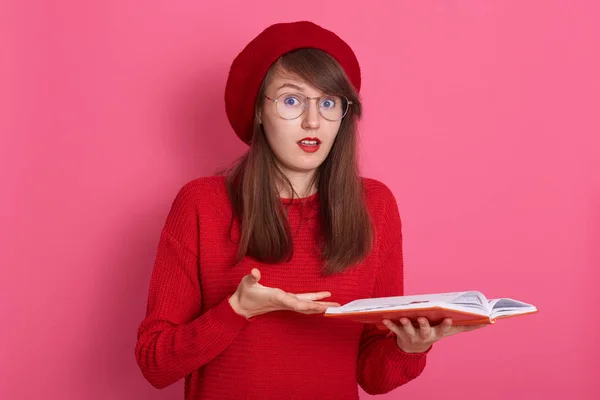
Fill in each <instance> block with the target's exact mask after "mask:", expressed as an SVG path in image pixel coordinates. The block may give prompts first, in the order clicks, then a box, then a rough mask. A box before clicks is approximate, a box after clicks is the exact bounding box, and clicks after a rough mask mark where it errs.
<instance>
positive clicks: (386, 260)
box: [357, 187, 431, 394]
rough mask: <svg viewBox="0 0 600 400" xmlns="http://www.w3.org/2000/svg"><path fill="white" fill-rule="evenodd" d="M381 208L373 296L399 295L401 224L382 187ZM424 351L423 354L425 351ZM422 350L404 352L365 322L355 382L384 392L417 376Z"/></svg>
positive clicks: (367, 389) (388, 193)
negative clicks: (377, 260) (377, 264)
mask: <svg viewBox="0 0 600 400" xmlns="http://www.w3.org/2000/svg"><path fill="white" fill-rule="evenodd" d="M383 197H384V198H385V200H384V207H383V210H384V211H383V213H382V216H381V217H382V218H380V219H378V221H379V222H378V223H379V224H380V228H379V229H377V230H376V232H377V234H379V235H380V249H379V267H378V272H377V276H376V278H375V286H374V290H373V297H389V296H402V295H403V294H404V274H403V255H402V227H401V221H400V215H399V213H398V206H397V204H396V200H395V198H394V196H393V194H392V192H391V191H390V190H389V189H388V188H387V187H384V190H383ZM429 350H431V348H430V349H429ZM429 350H427V352H426V353H428V352H429ZM426 353H405V352H404V351H402V350H401V349H400V348H399V347H398V344H397V343H396V338H395V337H394V335H393V334H392V333H391V332H389V331H387V330H385V331H383V330H380V329H379V328H378V327H376V326H375V325H371V324H369V325H365V328H364V331H363V334H362V337H361V341H360V348H359V355H358V364H357V368H358V370H357V376H358V383H359V384H360V386H361V387H362V388H363V389H364V390H365V392H367V393H369V394H383V393H387V392H389V391H391V390H393V389H395V388H397V387H398V386H401V385H403V384H405V383H407V382H409V381H411V380H413V379H415V378H416V377H418V376H419V375H420V374H421V372H422V371H423V369H424V368H425V363H426Z"/></svg>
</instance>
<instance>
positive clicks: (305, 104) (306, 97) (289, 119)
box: [265, 93, 354, 122]
mask: <svg viewBox="0 0 600 400" xmlns="http://www.w3.org/2000/svg"><path fill="white" fill-rule="evenodd" d="M285 95H295V96H298V95H300V96H302V97H304V98H305V99H306V100H307V101H306V102H302V112H301V113H300V115H298V116H297V117H294V118H284V117H283V116H282V115H281V114H280V113H279V110H278V109H277V103H279V99H280V98H281V97H282V96H285ZM328 96H331V97H341V98H342V101H343V100H344V99H346V104H347V107H346V111H344V114H343V115H342V116H341V117H340V119H329V118H327V117H325V116H324V115H323V114H321V111H320V108H319V115H320V116H321V117H323V118H325V119H326V120H327V121H331V122H336V121H341V120H343V119H344V117H345V116H346V115H347V114H348V110H349V109H350V106H351V105H352V104H354V103H353V102H352V101H350V100H349V99H348V98H347V97H346V96H343V95H342V96H333V95H331V94H327V95H324V96H319V97H308V96H305V95H303V94H301V93H282V94H280V95H279V96H277V98H276V99H274V98H272V97H270V96H267V95H265V98H266V99H267V100H269V101H271V102H273V103H274V104H275V110H276V111H277V114H278V115H279V116H280V117H281V118H282V119H284V120H286V121H293V120H295V119H298V118H300V117H301V116H302V115H304V113H305V112H306V109H307V108H308V104H309V102H310V101H311V100H319V101H320V100H321V99H322V98H324V97H328ZM317 103H318V102H317Z"/></svg>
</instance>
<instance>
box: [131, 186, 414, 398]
mask: <svg viewBox="0 0 600 400" xmlns="http://www.w3.org/2000/svg"><path fill="white" fill-rule="evenodd" d="M363 182H364V185H365V188H366V193H367V202H368V208H369V212H370V214H371V217H372V220H373V222H374V226H375V246H374V248H373V251H372V252H371V254H370V255H369V256H368V258H367V259H366V260H365V261H364V262H363V263H362V264H360V265H359V266H358V267H355V268H353V269H350V270H347V271H346V272H344V273H343V274H339V275H336V276H331V277H324V276H322V275H321V274H320V271H321V264H320V263H319V261H318V256H317V253H316V249H317V245H316V242H315V235H314V233H315V229H317V224H318V223H319V220H318V218H317V211H316V208H317V206H318V201H319V200H318V195H313V196H311V197H309V198H307V199H305V201H304V202H301V201H298V200H293V201H291V200H287V199H282V201H283V202H285V203H286V204H287V205H288V206H289V208H288V220H289V221H290V225H291V227H292V231H293V232H294V236H293V240H294V255H293V258H292V260H291V261H290V262H289V263H281V264H276V265H269V264H263V263H260V262H258V261H256V260H254V259H252V258H250V257H245V258H244V259H243V260H242V261H241V262H240V263H239V264H238V265H235V266H234V265H233V264H234V258H235V254H236V250H237V249H236V245H235V244H234V243H232V242H231V241H230V236H229V227H230V218H231V215H232V209H231V205H230V202H229V200H228V196H227V192H226V188H225V181H224V178H223V177H206V178H199V179H196V180H193V181H191V182H189V183H187V184H186V185H185V186H184V187H183V188H182V189H181V190H180V192H179V193H178V194H177V196H176V198H175V200H174V202H173V204H172V208H171V210H170V213H169V215H168V217H167V220H166V223H165V226H164V229H163V231H162V234H161V237H160V242H159V244H158V252H157V255H156V261H155V265H154V270H153V273H152V278H151V283H150V292H149V298H148V307H147V315H146V318H145V319H144V320H143V322H142V323H141V325H140V327H139V330H138V341H137V346H136V349H135V353H136V358H137V362H138V364H139V366H140V368H141V370H142V373H143V375H144V377H145V378H146V379H147V380H148V381H149V382H150V383H151V384H152V385H154V386H155V387H157V388H164V387H165V386H168V385H170V384H172V383H174V382H176V381H178V380H180V379H182V378H185V399H186V400H195V399H219V400H224V399H238V398H243V399H303V400H305V399H316V398H319V399H343V400H349V399H357V398H358V385H359V384H360V386H361V387H362V388H363V389H364V390H365V391H366V392H367V393H371V394H377V393H386V392H389V391H390V390H392V389H394V388H396V387H398V386H400V385H402V384H405V383H407V382H408V381H410V380H412V379H414V378H416V377H417V376H418V375H419V374H420V373H421V372H422V371H423V368H424V367H425V361H426V354H425V353H419V354H408V353H405V352H403V351H402V350H400V349H399V348H398V346H397V344H396V341H395V339H394V338H393V337H390V336H388V335H387V333H386V332H384V331H380V330H378V329H377V328H376V327H374V326H371V325H365V326H363V325H361V324H358V323H353V322H343V321H337V320H335V321H334V320H331V319H328V318H326V317H324V316H322V315H304V314H299V313H295V312H291V311H278V312H272V313H268V314H263V315H260V316H257V317H255V318H252V319H250V320H247V319H246V318H244V317H242V316H240V315H238V314H236V313H235V312H234V311H233V309H232V308H231V306H230V305H229V302H228V298H229V296H230V295H231V294H233V293H234V292H235V290H236V288H237V285H238V283H239V282H240V280H241V279H242V277H243V276H244V275H246V274H248V273H250V270H251V269H252V268H253V267H258V268H259V269H260V271H261V274H262V278H261V281H260V283H261V284H262V285H265V286H269V287H276V288H281V289H283V290H285V291H288V292H293V293H302V292H317V291H329V292H331V293H332V297H330V298H328V299H326V300H327V301H335V302H338V303H340V304H344V303H346V302H348V301H351V300H355V299H358V298H365V297H372V296H392V295H402V293H403V265H402V235H401V223H400V217H399V214H398V208H397V205H396V201H395V199H394V196H393V194H392V193H391V191H390V190H389V189H388V188H387V187H386V186H385V185H384V184H382V183H380V182H378V181H376V180H372V179H364V180H363ZM232 237H233V239H234V241H235V240H236V239H237V238H239V225H237V223H234V225H233V236H232Z"/></svg>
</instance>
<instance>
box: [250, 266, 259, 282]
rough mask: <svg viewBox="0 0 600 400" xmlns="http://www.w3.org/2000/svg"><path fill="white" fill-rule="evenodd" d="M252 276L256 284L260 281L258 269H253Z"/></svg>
mask: <svg viewBox="0 0 600 400" xmlns="http://www.w3.org/2000/svg"><path fill="white" fill-rule="evenodd" d="M250 275H251V276H252V278H254V281H255V282H258V281H260V271H259V270H258V268H252V271H250Z"/></svg>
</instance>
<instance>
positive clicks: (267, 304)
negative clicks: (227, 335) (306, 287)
mask: <svg viewBox="0 0 600 400" xmlns="http://www.w3.org/2000/svg"><path fill="white" fill-rule="evenodd" d="M259 280H260V271H259V270H258V269H256V268H253V269H252V271H251V272H250V274H248V275H246V276H244V277H243V278H242V280H241V282H240V284H239V285H238V287H237V290H236V291H235V293H234V294H233V295H232V296H231V297H230V298H229V304H230V305H231V307H232V308H233V310H234V311H235V312H236V313H238V314H240V315H242V316H244V317H246V318H252V317H255V316H257V315H261V314H266V313H268V312H271V311H281V310H288V311H295V312H299V313H302V314H322V313H324V312H325V310H327V307H339V306H340V305H339V304H338V303H332V302H326V301H317V300H321V299H324V298H326V297H329V296H331V293H329V292H318V293H300V294H294V293H288V292H285V291H283V290H281V289H277V288H270V287H267V286H263V285H261V284H260V283H258V281H259Z"/></svg>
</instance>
